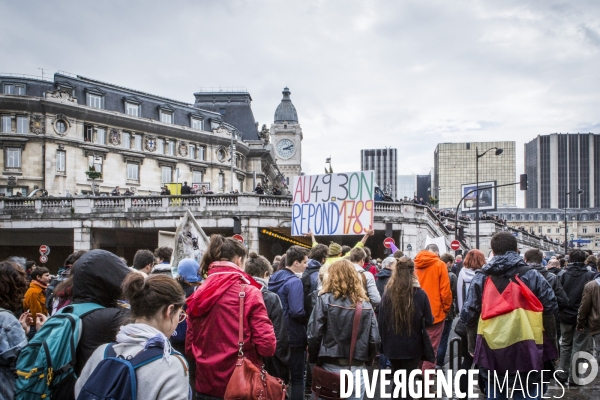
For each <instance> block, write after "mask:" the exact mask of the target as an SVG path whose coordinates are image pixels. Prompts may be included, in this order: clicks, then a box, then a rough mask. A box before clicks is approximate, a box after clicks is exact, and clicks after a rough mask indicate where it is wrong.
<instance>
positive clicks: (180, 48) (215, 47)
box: [0, 0, 600, 174]
mask: <svg viewBox="0 0 600 400" xmlns="http://www.w3.org/2000/svg"><path fill="white" fill-rule="evenodd" d="M0 7H1V10H2V14H3V16H5V18H3V35H1V36H0V50H2V54H3V55H5V57H3V69H4V70H5V72H17V73H23V74H37V73H38V70H37V68H38V67H44V68H46V69H47V71H48V70H49V71H57V70H65V71H70V72H73V73H77V74H80V75H83V76H87V77H91V78H95V79H99V80H103V81H107V82H111V83H115V84H119V85H123V86H127V87H132V88H136V89H139V90H143V91H147V92H150V93H156V94H159V95H162V96H166V97H171V98H176V99H179V100H182V101H188V102H193V96H192V94H193V92H194V91H196V90H198V88H199V87H215V86H216V87H218V86H223V87H227V86H244V87H246V88H247V89H248V90H249V91H250V93H251V94H252V98H253V100H254V102H253V104H252V107H253V111H254V114H255V117H256V118H257V120H258V121H259V123H260V124H261V125H262V124H263V123H266V124H267V125H269V124H270V123H271V122H272V119H273V113H274V111H275V108H276V107H277V105H278V104H279V101H280V99H281V90H282V89H283V87H284V86H286V85H287V86H289V87H290V89H291V91H292V101H293V102H294V104H295V106H296V109H297V110H298V115H299V119H300V123H301V125H302V129H303V133H304V140H303V167H304V169H305V171H306V172H307V173H309V174H314V173H320V172H321V171H322V170H323V168H322V167H323V165H324V160H325V158H326V157H328V156H329V155H331V157H332V162H333V166H334V168H335V170H336V171H351V170H357V169H359V168H360V149H361V148H376V147H383V146H394V147H397V148H398V149H399V154H400V156H399V170H400V171H407V172H415V173H427V172H429V171H430V170H431V167H432V166H433V152H434V150H435V146H436V144H437V143H439V142H450V141H487V140H514V141H516V142H517V150H518V151H517V174H518V173H520V172H522V171H523V144H524V143H525V142H527V141H529V140H531V139H533V138H534V137H536V136H537V135H540V134H547V133H550V132H576V131H578V130H582V129H585V130H594V129H595V130H596V131H597V128H598V126H599V125H600V120H599V119H600V116H599V114H598V109H599V108H600V107H599V105H600V90H599V89H600V80H598V79H597V76H598V74H597V66H598V64H599V61H600V49H599V44H600V35H599V33H598V32H600V26H599V23H598V19H597V16H598V15H600V3H599V2H597V1H593V0H588V1H580V2H562V1H544V2H538V1H520V0H513V1H507V2H483V1H467V0H457V1H453V2H443V1H434V0H427V1H402V2H389V1H373V0H366V1H352V0H344V1H343V0H331V1H324V0H323V1H295V2H292V1H275V0H273V1H266V0H256V1H243V0H236V1H220V2H216V1H172V2H169V3H164V2H159V1H141V0H138V1H128V2H118V1H104V2H94V3H90V2H79V1H60V2H36V1H31V0H22V1H19V2H13V1H8V0H4V1H0ZM7 55H10V56H7Z"/></svg>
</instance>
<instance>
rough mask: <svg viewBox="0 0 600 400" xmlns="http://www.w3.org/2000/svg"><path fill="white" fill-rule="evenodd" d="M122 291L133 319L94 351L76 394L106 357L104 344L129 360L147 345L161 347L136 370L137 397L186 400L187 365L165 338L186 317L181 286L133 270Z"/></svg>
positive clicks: (171, 280) (165, 277) (160, 276)
mask: <svg viewBox="0 0 600 400" xmlns="http://www.w3.org/2000/svg"><path fill="white" fill-rule="evenodd" d="M123 294H124V296H125V299H126V300H128V301H129V304H130V306H131V318H132V320H133V322H132V323H130V324H127V325H124V326H122V327H121V328H120V329H119V333H118V334H117V336H116V343H112V344H111V343H109V344H105V345H102V346H100V347H98V348H97V349H96V351H94V353H93V354H92V356H91V357H90V359H89V360H88V362H87V363H86V364H85V367H84V368H83V371H82V372H81V375H80V377H79V379H78V380H77V384H76V385H75V395H76V396H79V394H80V392H81V391H82V388H83V390H84V392H85V390H86V382H88V379H90V376H92V377H93V375H92V374H93V373H94V370H95V368H96V367H97V366H98V364H99V363H100V362H101V361H102V360H103V359H104V358H105V353H106V351H107V346H109V345H112V349H113V350H114V352H115V353H116V356H117V357H121V358H125V359H129V360H131V359H132V358H133V357H135V356H136V355H138V354H140V353H141V352H142V351H145V350H147V349H148V348H149V347H150V346H159V347H162V348H163V351H162V353H163V356H162V359H161V360H156V361H153V362H151V363H149V364H146V365H144V366H143V367H141V368H139V369H137V370H136V372H135V374H136V381H137V385H136V386H137V387H136V389H137V398H139V399H157V400H158V399H181V400H187V399H188V398H190V396H191V394H190V387H189V384H188V376H187V374H188V366H187V363H186V362H185V360H184V359H183V358H182V357H179V356H177V355H176V354H172V352H171V344H170V343H169V339H168V338H169V337H170V336H171V335H172V334H173V332H174V331H175V328H176V327H177V324H178V322H181V321H182V320H183V319H184V318H185V317H186V314H185V312H184V311H183V305H184V304H185V293H184V292H183V289H182V288H181V287H180V286H179V284H177V282H176V281H175V280H174V279H172V278H170V277H167V276H164V275H153V276H151V277H149V278H147V279H146V278H144V276H143V275H141V274H135V273H134V274H129V276H127V278H126V279H125V281H124V282H123ZM101 378H102V377H101V376H98V379H101ZM111 384H116V382H106V385H111Z"/></svg>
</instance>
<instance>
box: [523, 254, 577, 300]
mask: <svg viewBox="0 0 600 400" xmlns="http://www.w3.org/2000/svg"><path fill="white" fill-rule="evenodd" d="M528 265H529V266H530V267H531V268H533V269H535V270H536V271H537V272H539V273H540V274H541V275H542V276H543V277H544V279H546V281H548V283H549V284H550V286H551V287H552V290H553V291H554V295H555V296H556V301H557V302H558V310H559V311H562V310H563V309H564V308H565V307H567V306H568V305H569V298H568V297H567V294H566V293H565V290H564V289H563V287H562V285H561V283H560V279H558V278H557V277H556V275H554V274H553V273H552V272H550V271H548V270H547V269H546V267H544V266H543V265H542V264H534V263H530V264H528Z"/></svg>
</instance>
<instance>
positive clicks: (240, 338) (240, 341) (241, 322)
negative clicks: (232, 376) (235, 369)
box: [238, 285, 246, 357]
mask: <svg viewBox="0 0 600 400" xmlns="http://www.w3.org/2000/svg"><path fill="white" fill-rule="evenodd" d="M245 289H246V285H242V288H241V289H240V319H239V323H238V324H239V332H238V345H239V346H240V349H239V350H238V356H239V357H242V356H243V355H244V351H243V350H242V349H243V347H244V299H245V298H246V291H245Z"/></svg>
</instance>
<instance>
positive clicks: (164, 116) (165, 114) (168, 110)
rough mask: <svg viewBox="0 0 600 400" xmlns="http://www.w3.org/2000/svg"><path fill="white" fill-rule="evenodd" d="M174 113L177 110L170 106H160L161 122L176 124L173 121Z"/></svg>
mask: <svg viewBox="0 0 600 400" xmlns="http://www.w3.org/2000/svg"><path fill="white" fill-rule="evenodd" d="M174 113H175V110H174V109H173V108H172V107H171V106H169V105H168V104H164V105H162V106H159V108H158V114H159V118H160V122H162V123H165V124H173V123H174V119H173V114H174Z"/></svg>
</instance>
